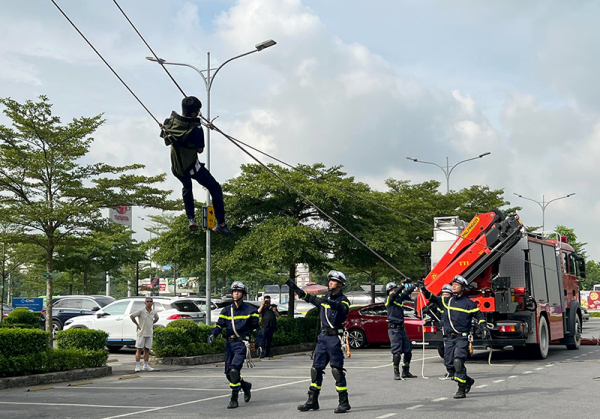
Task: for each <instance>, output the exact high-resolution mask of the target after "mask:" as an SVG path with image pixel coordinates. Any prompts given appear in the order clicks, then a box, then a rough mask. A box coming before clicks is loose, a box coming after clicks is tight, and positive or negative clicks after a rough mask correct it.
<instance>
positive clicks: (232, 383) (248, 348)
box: [208, 281, 260, 409]
mask: <svg viewBox="0 0 600 419" xmlns="http://www.w3.org/2000/svg"><path fill="white" fill-rule="evenodd" d="M247 294H248V293H247V291H246V286H245V285H244V284H243V283H241V282H240V281H235V282H234V283H233V284H231V295H232V296H233V304H231V305H229V306H227V307H224V308H223V310H221V314H220V315H219V320H218V321H217V324H216V325H215V327H214V328H213V329H212V330H211V331H210V335H209V336H208V344H209V345H212V343H213V340H214V339H215V338H216V337H217V336H219V335H220V334H221V333H222V332H223V331H225V338H226V339H227V342H226V343H225V376H226V377H227V380H229V387H230V388H231V399H230V400H229V405H228V406H227V408H228V409H235V408H236V407H238V406H239V405H238V394H239V392H240V390H242V391H243V392H244V401H245V402H246V403H248V402H249V401H250V397H251V393H250V390H251V389H252V384H251V383H249V382H248V381H245V380H244V379H243V378H242V375H241V370H242V366H243V365H244V361H245V360H248V358H249V357H250V358H249V361H250V362H251V360H252V358H251V355H250V353H251V352H252V351H253V350H254V348H253V341H254V337H255V335H256V332H257V331H258V329H259V327H260V317H259V315H258V311H256V308H255V307H254V306H251V305H250V304H246V303H245V302H244V301H243V299H244V296H246V295H247Z"/></svg>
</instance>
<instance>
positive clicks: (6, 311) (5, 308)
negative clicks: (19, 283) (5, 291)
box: [2, 304, 14, 317]
mask: <svg viewBox="0 0 600 419" xmlns="http://www.w3.org/2000/svg"><path fill="white" fill-rule="evenodd" d="M2 310H3V312H4V317H8V314H9V313H10V312H11V311H13V310H14V308H13V306H9V305H8V304H2Z"/></svg>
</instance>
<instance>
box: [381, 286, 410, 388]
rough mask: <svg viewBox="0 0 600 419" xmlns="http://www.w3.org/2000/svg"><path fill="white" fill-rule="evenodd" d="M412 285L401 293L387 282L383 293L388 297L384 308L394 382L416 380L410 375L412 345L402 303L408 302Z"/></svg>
mask: <svg viewBox="0 0 600 419" xmlns="http://www.w3.org/2000/svg"><path fill="white" fill-rule="evenodd" d="M415 288H416V287H415V286H414V285H409V286H408V287H407V288H405V289H404V291H402V289H403V288H402V287H400V286H398V285H396V283H395V282H388V283H387V285H386V286H385V292H386V293H387V295H388V297H387V299H386V301H385V308H386V309H387V313H388V336H389V337H390V343H391V344H392V364H393V366H394V380H402V379H404V378H417V377H416V376H415V375H412V374H411V373H410V360H411V359H412V345H411V343H410V339H409V338H408V335H407V334H406V330H405V329H404V301H410V300H411V298H410V296H411V294H412V293H413V291H414V290H415ZM402 354H404V362H403V363H402V376H400V359H401V358H402Z"/></svg>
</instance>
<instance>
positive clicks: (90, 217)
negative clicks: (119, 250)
mask: <svg viewBox="0 0 600 419" xmlns="http://www.w3.org/2000/svg"><path fill="white" fill-rule="evenodd" d="M0 103H2V104H3V105H4V106H5V107H6V108H5V110H4V114H5V115H6V116H7V117H8V118H9V119H10V120H11V121H12V127H7V126H4V125H0V214H1V215H0V217H1V218H3V219H4V221H7V222H10V223H12V224H15V225H17V226H19V227H20V228H22V229H23V233H22V234H21V235H20V241H21V242H23V243H31V244H35V245H37V246H39V247H41V248H42V249H43V250H44V251H45V263H46V272H47V273H48V275H47V276H48V278H47V281H46V295H47V296H48V298H47V299H46V311H47V315H46V328H47V329H48V330H50V326H51V323H50V321H51V318H52V316H51V313H52V298H51V296H52V294H53V279H52V272H53V271H54V254H55V250H56V247H57V245H59V244H60V243H61V241H62V240H64V239H65V238H66V237H69V236H71V235H73V234H78V233H81V232H82V231H83V232H85V231H89V230H90V229H91V228H93V226H94V225H95V224H96V223H97V222H98V221H99V220H101V218H102V214H101V209H102V208H105V207H116V206H118V205H137V206H142V207H154V208H162V209H170V208H173V207H174V203H173V202H171V201H169V200H168V199H167V197H168V195H169V194H170V191H165V190H161V189H158V188H156V187H154V185H155V184H158V183H160V182H163V181H164V179H165V174H161V175H158V176H152V177H147V176H142V175H136V174H133V173H131V171H133V170H137V169H142V168H143V167H144V166H143V165H141V164H131V165H128V166H121V167H116V166H111V165H108V164H105V163H93V164H84V163H83V162H82V160H83V159H84V158H85V157H86V155H87V154H88V152H89V149H90V146H91V144H92V142H93V138H91V137H90V135H91V134H92V133H93V132H94V131H95V130H96V129H97V128H98V127H99V126H100V125H102V123H103V122H104V120H103V119H102V115H97V116H93V117H90V118H88V117H80V118H74V119H73V120H72V121H71V122H69V123H68V124H62V123H61V121H60V118H59V117H57V116H55V115H53V114H52V105H51V104H50V103H49V101H48V98H47V97H45V96H40V98H39V101H38V102H33V101H30V100H28V101H26V102H25V103H24V104H20V103H18V102H16V101H14V100H12V99H10V98H6V99H0Z"/></svg>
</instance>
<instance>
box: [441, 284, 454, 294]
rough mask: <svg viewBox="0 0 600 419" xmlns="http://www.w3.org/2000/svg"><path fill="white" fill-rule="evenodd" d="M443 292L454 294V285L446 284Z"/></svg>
mask: <svg viewBox="0 0 600 419" xmlns="http://www.w3.org/2000/svg"><path fill="white" fill-rule="evenodd" d="M442 292H443V293H444V292H447V293H448V294H452V285H450V284H446V285H444V286H443V287H442Z"/></svg>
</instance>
